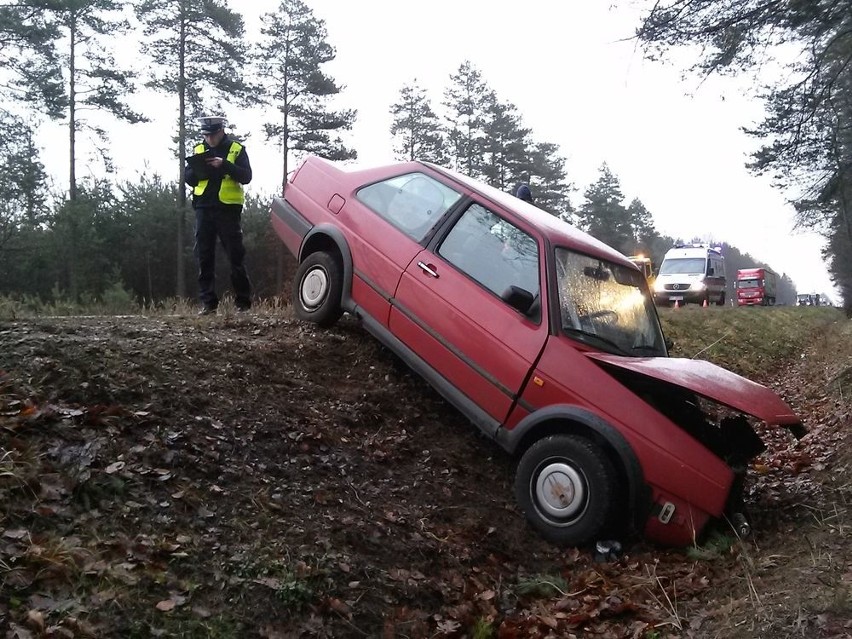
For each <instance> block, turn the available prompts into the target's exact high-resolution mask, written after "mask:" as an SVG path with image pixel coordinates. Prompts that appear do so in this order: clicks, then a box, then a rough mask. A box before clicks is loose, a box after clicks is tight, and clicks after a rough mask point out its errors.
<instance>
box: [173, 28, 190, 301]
mask: <svg viewBox="0 0 852 639" xmlns="http://www.w3.org/2000/svg"><path fill="white" fill-rule="evenodd" d="M186 37H187V36H186V21H185V20H184V17H183V16H181V21H180V54H179V56H178V58H179V60H180V62H179V65H180V71H179V73H178V96H179V98H178V99H179V104H178V163H179V169H178V180H179V183H178V205H177V247H176V249H177V250H176V255H175V258H176V259H177V268H176V269H175V272H176V273H177V275H176V278H177V282H176V283H175V291H176V295H177V297H178V298H179V299H183V298H185V297H186V273H185V269H184V260H183V246H184V242H185V240H184V225H185V224H186V213H185V211H186V171H185V165H184V160H183V159H184V158H185V157H186Z"/></svg>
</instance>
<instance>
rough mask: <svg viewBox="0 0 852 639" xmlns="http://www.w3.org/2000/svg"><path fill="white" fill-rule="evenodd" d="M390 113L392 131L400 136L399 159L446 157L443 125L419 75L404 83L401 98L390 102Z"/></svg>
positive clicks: (438, 161)
mask: <svg viewBox="0 0 852 639" xmlns="http://www.w3.org/2000/svg"><path fill="white" fill-rule="evenodd" d="M390 113H391V115H392V116H393V123H392V124H391V129H390V133H391V135H392V136H395V138H396V140H397V146H396V147H394V153H395V156H396V158H397V159H398V160H415V159H416V160H425V161H427V162H434V163H435V164H444V163H445V162H446V161H447V155H446V151H445V144H446V142H445V140H444V132H443V128H442V126H441V123H440V121H439V119H438V116H437V115H436V114H435V112H434V111H433V110H432V105H431V104H430V103H429V99H428V98H427V96H426V90H425V89H423V88H421V87H420V86H419V85H418V84H417V79H416V78H415V79H414V81H413V82H412V83H411V84H407V85H405V86H403V87H402V89H401V90H400V92H399V102H397V103H396V104H393V105H392V106H391V108H390Z"/></svg>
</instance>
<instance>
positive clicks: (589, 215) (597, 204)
mask: <svg viewBox="0 0 852 639" xmlns="http://www.w3.org/2000/svg"><path fill="white" fill-rule="evenodd" d="M584 196H585V198H586V201H585V202H584V203H583V206H581V207H580V214H579V219H580V226H581V227H582V228H583V230H584V231H586V232H587V233H589V234H590V235H592V236H594V237H596V238H597V239H599V240H600V241H601V242H604V243H605V244H609V245H610V246H611V247H613V248H614V249H615V250H617V251H622V252H625V251H629V250H630V244H631V243H632V241H633V233H632V230H631V228H630V216H629V214H628V213H627V209H626V208H625V207H624V205H623V204H622V202H623V201H624V195H622V193H621V185H620V184H619V181H618V178H617V177H616V176H615V175H613V173H612V171H610V169H609V167H608V166H607V165H606V164H603V165H602V166H601V168H600V177H599V178H598V181H597V182H595V183H594V184H592V185H591V186H589V188H588V189H586V192H585V193H584Z"/></svg>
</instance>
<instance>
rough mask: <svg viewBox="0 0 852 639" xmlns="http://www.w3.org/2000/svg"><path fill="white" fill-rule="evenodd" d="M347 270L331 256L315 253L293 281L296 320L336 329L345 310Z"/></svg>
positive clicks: (306, 260)
mask: <svg viewBox="0 0 852 639" xmlns="http://www.w3.org/2000/svg"><path fill="white" fill-rule="evenodd" d="M342 295H343V269H342V268H341V266H340V263H339V262H338V261H337V260H336V259H334V257H333V256H331V255H330V254H328V253H325V252H323V251H318V252H316V253H311V254H310V255H308V256H307V257H306V258H305V260H304V261H303V262H302V263H301V264H300V265H299V268H298V270H297V271H296V277H295V278H293V310H294V312H295V313H296V317H298V318H299V319H300V320H303V321H305V322H313V323H314V324H317V325H318V326H321V327H323V328H328V327H329V326H333V325H334V324H335V323H336V322H337V320H339V319H340V316H341V315H343V309H342V308H341V306H340V302H341V297H342Z"/></svg>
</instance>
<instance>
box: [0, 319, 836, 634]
mask: <svg viewBox="0 0 852 639" xmlns="http://www.w3.org/2000/svg"><path fill="white" fill-rule="evenodd" d="M850 338H852V335H850V332H849V329H848V327H847V326H846V324H845V323H838V324H836V325H833V326H832V327H831V329H830V331H826V332H825V333H824V334H823V335H822V336H821V337H820V338H819V339H817V340H815V342H814V343H813V344H812V345H811V347H810V350H808V352H807V353H806V354H805V356H804V357H801V358H798V359H797V360H796V361H793V362H791V363H790V364H789V366H788V367H787V368H785V369H784V370H782V371H779V373H778V376H777V378H775V379H768V380H759V381H763V382H764V383H768V384H770V385H772V386H774V387H776V388H778V389H779V390H780V391H781V392H782V394H783V395H784V396H785V398H786V399H787V400H788V401H789V402H790V403H791V404H792V405H793V406H794V407H795V408H796V410H797V411H799V412H800V413H804V414H805V415H806V421H807V422H808V424H809V425H811V426H812V428H813V431H814V432H813V433H812V434H811V435H809V436H808V437H806V438H805V439H804V440H802V441H801V442H798V443H795V442H793V441H792V440H791V439H790V438H789V437H786V436H782V434H781V433H780V432H779V433H776V434H775V435H773V436H772V437H771V439H772V446H771V448H770V450H769V451H768V452H767V453H766V454H765V455H764V456H763V457H762V458H761V459H760V460H758V464H757V465H756V467H755V473H753V474H754V475H755V478H756V482H755V484H754V487H753V490H752V494H751V495H750V497H749V502H750V505H751V506H752V510H753V514H754V524H755V529H756V535H755V538H754V539H753V540H750V541H748V542H745V543H739V542H737V543H732V539H731V538H730V536H729V535H728V536H725V535H718V536H716V537H715V538H711V540H710V542H709V543H706V544H704V545H702V546H701V547H700V548H695V549H691V550H664V549H656V548H651V547H648V546H647V545H645V544H644V543H643V542H642V541H640V540H623V541H624V542H625V546H626V552H625V554H624V555H623V556H622V557H621V558H620V559H619V560H618V561H614V562H610V563H597V562H595V560H594V557H593V554H592V553H590V552H588V551H587V550H584V549H580V550H575V549H569V550H564V549H562V550H560V549H558V548H554V547H552V546H550V545H548V544H546V543H544V542H543V541H541V540H539V539H538V538H537V537H536V536H535V535H534V534H533V533H532V532H531V531H530V530H529V529H528V528H527V527H526V525H525V523H524V522H523V519H522V517H521V515H520V514H519V512H518V511H517V509H516V508H515V505H514V502H513V500H512V491H511V478H512V466H511V461H510V460H509V459H507V458H506V457H505V456H504V455H503V453H502V452H501V451H500V450H498V449H497V448H496V447H495V446H493V445H492V444H491V443H489V442H487V441H485V440H483V439H481V438H480V437H479V436H478V435H477V434H476V433H475V429H474V428H473V427H472V426H470V425H469V424H467V423H466V422H465V420H464V419H463V418H462V417H461V416H459V415H458V414H457V413H456V412H455V411H454V410H453V409H451V408H449V407H448V406H447V405H446V404H445V403H444V402H443V401H442V400H441V399H440V397H438V396H437V395H436V394H435V393H434V392H432V391H431V390H430V389H429V388H428V387H427V386H426V385H425V383H424V382H422V381H421V380H420V379H419V378H417V377H415V376H414V375H412V374H410V373H409V372H408V371H407V370H406V369H405V368H404V367H403V366H402V365H401V364H400V363H399V362H398V361H397V360H396V359H395V358H394V357H393V356H392V355H390V354H389V353H388V352H386V351H384V350H383V349H381V347H379V346H378V345H377V344H376V343H375V342H374V341H373V340H372V339H371V338H369V337H368V336H367V335H366V334H364V333H363V331H362V330H361V329H360V327H358V325H357V324H356V323H354V322H353V321H351V320H346V319H344V321H343V322H342V323H341V324H340V325H339V327H338V328H335V329H333V330H330V331H317V330H315V329H313V327H311V326H308V325H303V324H299V323H297V322H295V321H293V320H291V319H289V318H287V317H284V316H266V315H258V316H253V317H245V318H243V317H239V318H235V317H229V316H226V317H218V318H204V319H196V318H187V317H121V318H59V319H37V320H26V321H17V322H7V323H2V324H0V371H5V372H4V373H3V374H2V377H0V503H2V511H0V629H2V630H3V631H5V633H6V636H8V637H30V636H32V637H38V636H56V637H78V636H96V637H153V636H169V637H171V636H189V637H196V636H197V637H435V636H438V637H440V636H446V637H477V638H479V639H482V638H485V637H571V636H577V637H581V636H595V637H647V638H649V639H652V638H658V637H668V636H690V637H692V636H694V637H733V636H742V637H784V636H806V637H844V636H849V634H850V633H852V626H850V624H849V623H848V620H849V619H850V618H852V598H850V590H852V556H850V544H849V540H850V528H849V526H850V525H851V524H852V522H850V521H849V519H848V510H847V509H848V501H849V496H850V489H849V483H848V477H849V474H848V473H849V466H848V464H849V457H843V456H842V454H841V455H839V454H838V452H837V451H838V450H840V451H842V450H843V448H842V446H843V441H844V438H845V432H846V429H847V428H848V421H849V403H848V402H847V401H846V400H847V399H848V391H847V395H846V396H845V397H842V398H841V397H840V396H839V392H838V389H842V388H844V386H843V383H844V382H843V379H844V378H843V375H845V374H848V371H847V370H846V369H845V368H844V363H843V362H845V366H848V361H847V360H842V354H843V352H844V351H843V350H842V349H841V350H839V349H838V348H837V343H838V341H837V340H845V341H846V342H851V343H852V339H850ZM839 357H841V361H840V362H838V358H839ZM832 376H833V377H832ZM826 379H830V380H832V379H833V380H835V381H837V384H836V385H837V389H835V390H832V389H831V388H830V389H829V390H826V384H825V380H826ZM846 387H847V388H848V387H849V383H848V381H847V382H846ZM714 540H715V542H714Z"/></svg>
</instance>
